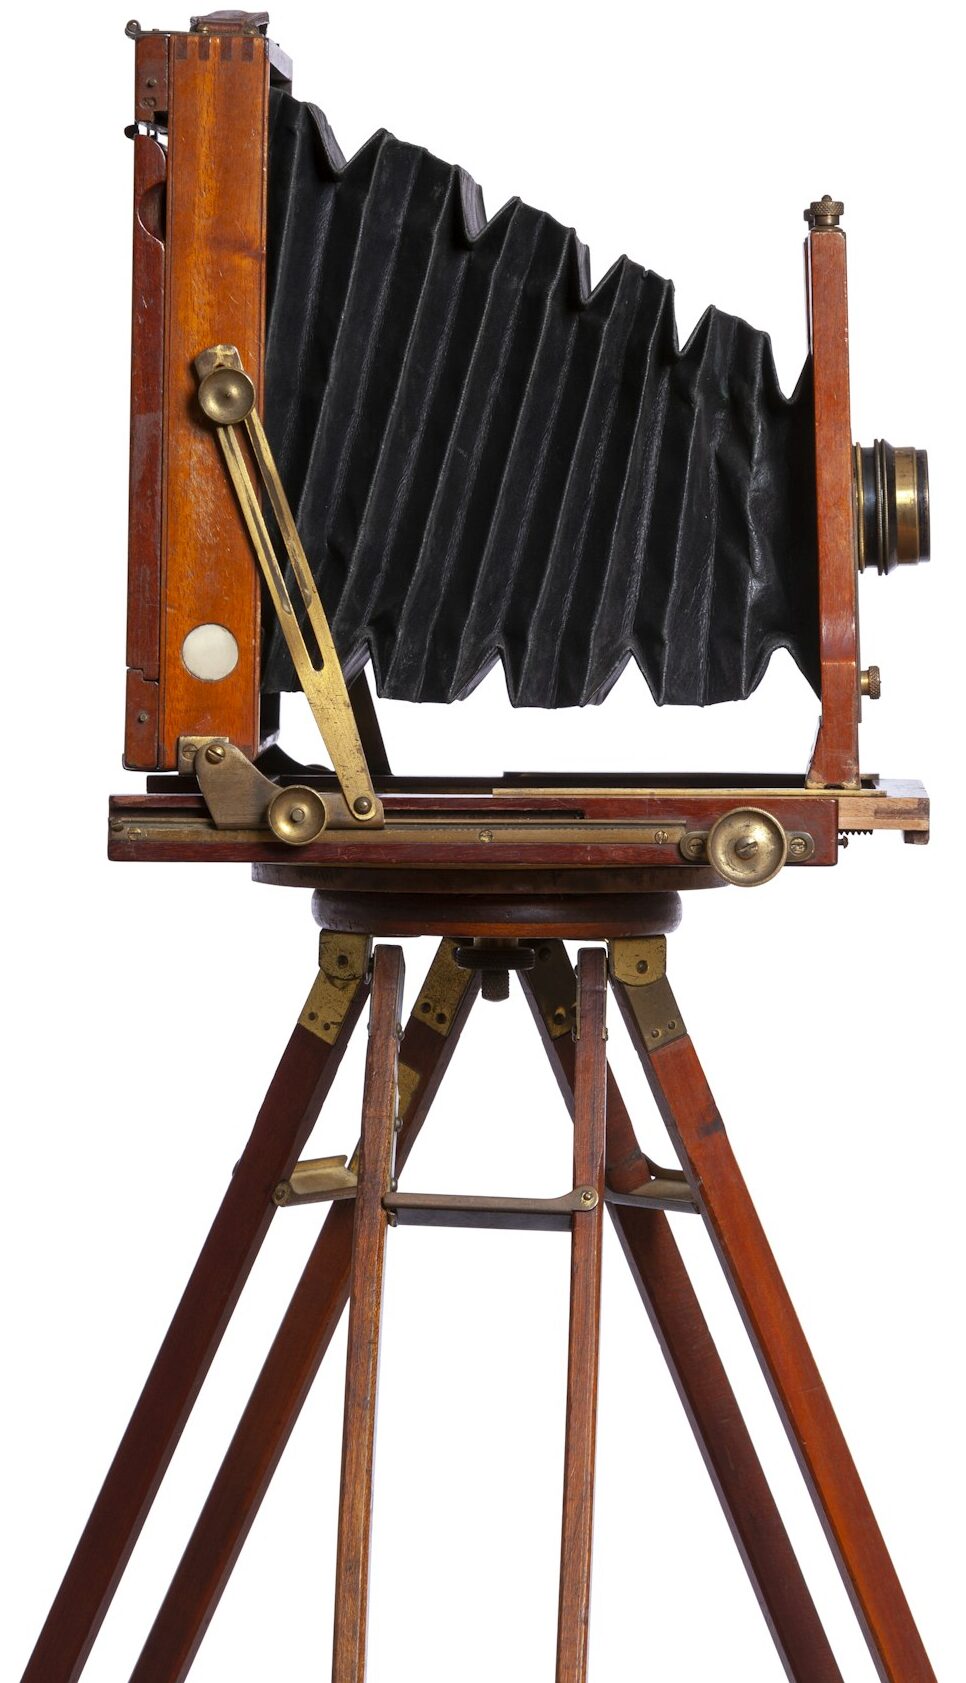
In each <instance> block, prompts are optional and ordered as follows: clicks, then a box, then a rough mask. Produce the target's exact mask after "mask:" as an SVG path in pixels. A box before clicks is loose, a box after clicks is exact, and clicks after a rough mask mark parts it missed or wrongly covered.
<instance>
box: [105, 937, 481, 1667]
mask: <svg viewBox="0 0 966 1683" xmlns="http://www.w3.org/2000/svg"><path fill="white" fill-rule="evenodd" d="M454 948H455V942H453V941H443V942H441V944H440V946H439V948H438V950H437V953H436V956H435V958H434V960H433V963H432V965H431V966H430V969H429V972H428V975H427V977H426V980H425V982H424V984H423V987H422V990H421V992H420V994H419V996H418V998H417V1000H416V1004H415V1007H414V1009H413V1012H412V1015H411V1016H410V1019H409V1022H408V1024H407V1026H406V1032H405V1034H404V1035H403V1039H402V1045H401V1047H400V1053H399V1116H400V1121H401V1122H402V1130H401V1132H400V1134H399V1137H398V1144H397V1147H396V1167H397V1169H398V1168H401V1167H402V1164H403V1162H404V1160H405V1158H406V1156H407V1155H408V1153H409V1152H410V1151H411V1149H412V1146H413V1144H414V1143H415V1140H416V1137H417V1135H418V1134H419V1131H420V1129H421V1127H422V1125H423V1122H424V1121H425V1119H426V1116H427V1114H428V1112H429V1108H430V1106H431V1104H432V1102H433V1099H434V1098H435V1095H436V1091H437V1089H438V1087H439V1083H440V1081H441V1080H442V1077H443V1074H444V1072H445V1070H446V1067H447V1065H448V1063H449V1061H450V1058H451V1057H452V1054H453V1051H454V1049H455V1047H456V1044H457V1041H458V1040H459V1037H460V1034H461V1032H462V1029H463V1025H464V1024H465V1022H466V1019H467V1017H468V1015H469V1011H470V1007H471V1005H472V1003H473V1001H474V999H475V998H476V996H477V993H478V992H479V986H480V979H479V975H478V974H474V973H472V972H470V971H468V970H461V969H460V968H459V967H458V966H457V964H456V962H455V960H454V957H453V952H454ZM426 1006H430V1007H431V1008H430V1009H425V1007H426ZM444 1007H445V1009H444ZM353 1215H354V1205H353V1203H352V1202H349V1201H347V1202H345V1203H338V1204H335V1205H333V1207H332V1209H331V1210H330V1211H329V1214H328V1216H327V1218H326V1221H325V1224H324V1226H323V1228H322V1230H321V1232H320V1234H319V1237H318V1239H317V1240H316V1242H315V1245H314V1246H313V1249H312V1252H311V1254H310V1256H309V1259H308V1262H307V1263H306V1265H305V1269H304V1271H303V1273H302V1277H301V1279H300V1280H299V1283H298V1285H297V1287H296V1289H295V1293H294V1296H293V1297H292V1301H291V1304H290V1305H289V1308H288V1310H287V1311H286V1314H285V1316H284V1318H283V1320H282V1323H281V1326H280V1327H279V1330H278V1334H277V1336H276V1338H275V1340H274V1343H273V1344H272V1347H271V1350H270V1351H269V1353H268V1356H267V1357H266V1359H265V1364H264V1366H263V1368H262V1371H261V1373H260V1375H259V1377H258V1380H257V1382H256V1385H255V1389H254V1391H253V1392H252V1396H251V1400H250V1401H249V1403H248V1405H247V1407H246V1408H245V1411H244V1413H243V1415H242V1418H241V1420H240V1422H239V1424H238V1428H237V1430H236V1432H235V1435H234V1437H233V1439H232V1441H231V1445H230V1447H229V1449H228V1451H227V1453H226V1455H225V1459H224V1461H223V1462H222V1465H221V1468H220V1469H219V1472H218V1474H217V1476H216V1478H215V1482H214V1484H213V1486H212V1489H211V1494H210V1495H209V1497H208V1499H207V1501H206V1502H205V1505H204V1507H203V1509H202V1511H201V1514H200V1515H199V1518H198V1522H197V1524H196V1526H195V1528H194V1531H193V1533H192V1535H191V1539H190V1541H189V1543H188V1546H187V1548H186V1549H185V1552H184V1554H183V1556H182V1558H181V1561H180V1564H179V1566H178V1568H177V1571H176V1572H175V1575H174V1578H173V1579H172V1581H171V1586H170V1588H169V1590H168V1593H167V1595H166V1596H165V1598H164V1601H163V1603H162V1605H161V1608H160V1610H159V1612H158V1615H157V1618H156V1619H155V1621H154V1624H153V1626H152V1627H151V1632H150V1634H149V1636H148V1638H147V1641H146V1643H145V1645H144V1648H143V1650H142V1652H141V1657H140V1659H139V1660H138V1663H137V1665H136V1667H135V1669H134V1671H133V1673H132V1676H131V1683H183V1679H184V1678H185V1677H186V1676H187V1675H188V1672H189V1670H190V1668H191V1665H192V1662H193V1660H194V1658H195V1655H196V1654H197V1652H198V1649H199V1647H200V1646H201V1642H202V1640H203V1638H204V1635H205V1632H206V1631H207V1629H208V1626H209V1624H210V1623H211V1619H212V1617H213V1615H214V1612H215V1609H216V1608H217V1606H218V1603H219V1601H220V1600H221V1596H222V1593H223V1591H224V1589H225V1586H226V1584H227V1583H228V1580H229V1578H230V1576H231V1573H232V1570H233V1568H234V1565H235V1562H236V1561H237V1559H238V1556H239V1554H240V1553H241V1550H242V1547H243V1545H244V1542H245V1539H246V1537H247V1536H248V1533H249V1531H250V1529H251V1527H252V1524H253V1522H254V1519H255V1516H256V1514H257V1513H258V1510H259V1507H260V1506H261V1503H262V1499H263V1497H264V1496H265V1493H266V1491H267V1490H268V1487H269V1485H270V1483H271V1480H272V1476H273V1474H274V1472H275V1469H276V1467H277V1466H278V1463H279V1460H280V1459H281V1456H282V1452H283V1450H284V1449H285V1445H286V1444H287V1442H288V1440H289V1437H290V1435H291V1433H292V1431H293V1429H294V1426H295V1423H296V1421H297V1419H298V1417H299V1414H300V1412H301V1409H302V1405H303V1403H304V1402H305V1399H306V1397H307V1396H308V1394H309V1391H310V1389H311V1387H312V1382H313V1380H314V1379H315V1376H316V1374H317V1373H318V1371H319V1367H320V1366H321V1363H322V1359H323V1357H324V1355H325V1353H326V1350H327V1349H328V1347H329V1344H330V1342H331V1339H332V1335H333V1333H334V1332H335V1329H336V1327H337V1326H338V1324H339V1320H340V1319H341V1316H342V1311H343V1309H344V1308H345V1305H346V1301H347V1299H348V1295H349V1269H350V1263H351V1257H352V1224H353Z"/></svg>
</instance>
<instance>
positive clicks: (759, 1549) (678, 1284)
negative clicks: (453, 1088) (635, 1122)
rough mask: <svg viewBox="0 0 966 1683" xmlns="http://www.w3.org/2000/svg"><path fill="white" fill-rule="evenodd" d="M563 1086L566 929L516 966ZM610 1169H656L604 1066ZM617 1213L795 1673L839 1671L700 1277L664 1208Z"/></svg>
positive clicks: (721, 1494) (627, 1174) (568, 970)
mask: <svg viewBox="0 0 966 1683" xmlns="http://www.w3.org/2000/svg"><path fill="white" fill-rule="evenodd" d="M521 981H522V982H523V987H524V991H525V993H526V995H527V998H528V1000H529V1002H530V1005H531V1008H532V1010H533V1014H534V1017H535V1019H536V1022H537V1026H538V1028H539V1030H540V1033H541V1038H542V1040H543V1043H544V1046H545V1048H546V1051H547V1055H548V1057H549V1058H550V1061H551V1064H552V1066H553V1069H554V1073H555V1074H556V1076H557V1080H558V1083H559V1086H560V1090H561V1093H562V1094H563V1097H564V1099H565V1101H566V1103H567V1105H568V1108H570V1109H572V1108H573V1094H574V1064H575V1056H574V1054H575V1049H576V1048H575V1042H574V1040H573V1038H572V1036H571V1033H570V1024H571V1023H572V1022H573V1020H574V1001H575V997H576V995H575V987H576V983H575V977H574V971H573V966H572V965H571V963H570V960H569V958H568V957H567V952H566V948H565V947H564V944H563V942H562V941H547V942H544V943H541V946H540V949H539V959H538V963H537V966H536V968H535V969H534V970H532V971H530V972H525V973H523V974H522V976H521ZM607 1178H608V1181H609V1183H610V1184H611V1185H613V1186H614V1187H615V1188H616V1189H617V1190H618V1191H622V1192H627V1191H631V1190H633V1189H634V1188H635V1187H637V1186H640V1185H641V1184H642V1183H643V1182H644V1181H646V1180H648V1179H649V1178H650V1168H649V1164H648V1160H647V1158H646V1157H645V1155H644V1153H643V1152H642V1151H641V1149H640V1146H639V1145H638V1143H637V1140H636V1138H635V1135H634V1129H633V1126H632V1123H631V1119H630V1117H629V1115H628V1113H627V1108H626V1106H625V1104H624V1101H623V1098H622V1097H621V1093H620V1089H619V1087H618V1085H617V1082H616V1081H615V1079H614V1076H613V1075H612V1073H611V1072H610V1070H608V1073H607ZM610 1215H611V1219H612V1221H613V1223H614V1226H615V1228H616V1230H617V1233H618V1237H619V1238H620V1241H621V1245H622V1247H623V1250H624V1254H625V1256H626V1257H627V1260H628V1263H629V1265H630V1269H631V1273H632V1274H633V1276H634V1280H635V1282H636V1284H637V1288H638V1290H639V1292H640V1294H641V1297H642V1299H643V1302H644V1307H645V1309H646V1310H647V1314H648V1317H649V1319H650V1322H651V1325H652V1326H653V1328H654V1331H655V1333H656V1334H657V1338H658V1341H659V1343H660V1346H661V1349H662V1350H663V1352H664V1357H665V1360H666V1361H667V1364H668V1367H669V1369H670V1372H671V1377H672V1379H673V1380H674V1384H675V1387H676V1389H677V1392H678V1395H679V1397H680V1398H681V1402H682V1404H683V1406H684V1410H685V1413H686V1414H687V1417H688V1420H689V1421H690V1424H691V1429H692V1431H693V1432H694V1435H695V1438H696V1439H697V1443H698V1448H699V1449H700V1451H701V1454H702V1457H703V1459H704V1463H705V1466H706V1467H707V1469H708V1472H709V1474H710V1476H711V1480H712V1483H713V1484H714V1488H715V1490H716V1491H717V1494H718V1499H719V1501H720V1502H721V1505H722V1508H723V1509H724V1513H725V1518H726V1519H727V1521H728V1524H729V1526H730V1528H731V1533H732V1536H733V1537H734V1539H735V1543H736V1545H737V1547H738V1550H739V1552H740V1554H741V1558H742V1560H743V1561H744V1564H745V1568H746V1570H747V1572H748V1576H749V1578H750V1579H751V1584H752V1588H753V1589H754V1591H755V1595H756V1596H757V1598H758V1603H759V1605H760V1607H761V1610H762V1613H763V1614H764V1617H765V1620H766V1622H767V1624H768V1628H769V1630H770V1631H771V1634H772V1637H773V1639H774V1642H775V1646H776V1648H777V1649H778V1653H779V1656H780V1658H781V1661H782V1664H783V1665H784V1668H785V1672H786V1674H787V1676H788V1677H789V1678H790V1679H791V1680H792V1683H842V1674H841V1672H840V1670H839V1668H838V1665H837V1664H836V1661H835V1657H834V1655H833V1653H832V1650H831V1647H830V1646H829V1641H828V1638H827V1636H826V1635H825V1632H824V1630H823V1629H822V1626H821V1623H820V1621H819V1617H818V1613H817V1612H816V1610H815V1605H814V1603H813V1601H812V1598H811V1595H810V1594H809V1591H808V1586H807V1585H806V1583H805V1579H804V1577H803V1575H802V1571H801V1568H800V1566H799V1564H798V1561H797V1560H796V1558H795V1555H794V1553H793V1551H792V1546H791V1543H790V1541H789V1538H788V1533H787V1532H786V1530H785V1526H784V1524H783V1522H782V1518H781V1515H780V1514H779V1512H778V1508H777V1505H776V1503H775V1499H774V1496H773V1495H772V1493H771V1490H770V1489H769V1486H768V1484H767V1482H766V1479H765V1474H764V1471H763V1469H762V1466H761V1462H760V1461H759V1459H758V1456H757V1454H756V1451H755V1447H754V1445H753V1443H752V1441H751V1437H750V1435H749V1432H748V1428H747V1427H746V1425H745V1422H744V1420H743V1418H742V1415H741V1412H740V1410H739V1407H738V1402H737V1399H736V1397H735V1394H734V1392H733V1390H732V1388H731V1384H730V1381H729V1379H728V1376H727V1374H726V1373H725V1370H724V1366H723V1364H722V1362H721V1358H720V1356H719V1355H718V1352H717V1349H716V1348H715V1345H714V1342H713V1340H712V1338H711V1334H710V1332H709V1330H708V1326H707V1322H706V1321H705V1318H704V1315H703V1313H702V1311H701V1306H700V1304H699V1303H698V1300H697V1297H696V1295H695V1292H694V1288H693V1286H692V1284H691V1281H690V1279H689V1278H688V1274H687V1271H686V1269H685V1266H684V1263H683V1261H682V1260H681V1255H680V1252H679V1251H678V1248H677V1245H676V1244H675V1241H674V1235H673V1233H672V1231H671V1223H670V1221H669V1220H668V1218H667V1216H665V1215H662V1214H661V1213H660V1211H658V1210H635V1209H633V1208H630V1207H628V1206H626V1205H620V1204H612V1205H611V1206H610Z"/></svg>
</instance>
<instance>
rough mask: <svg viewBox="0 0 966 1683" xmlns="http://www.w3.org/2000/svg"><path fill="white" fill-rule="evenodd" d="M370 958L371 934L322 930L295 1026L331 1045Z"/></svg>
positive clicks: (366, 976) (363, 979) (365, 973)
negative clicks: (308, 989)
mask: <svg viewBox="0 0 966 1683" xmlns="http://www.w3.org/2000/svg"><path fill="white" fill-rule="evenodd" d="M371 958H372V937H371V936H369V935H341V934H333V933H332V932H330V931H329V930H324V931H323V933H322V936H321V939H320V941H319V973H318V976H317V977H316V979H315V981H314V983H313V985H312V991H311V992H310V994H309V997H308V999H307V1000H306V1001H305V1005H304V1007H303V1009H302V1015H301V1016H300V1017H299V1026H300V1027H301V1028H305V1029H308V1031H309V1033H310V1034H314V1035H316V1036H317V1037H318V1039H319V1040H324V1041H325V1042H326V1043H327V1044H328V1045H329V1046H331V1045H333V1044H334V1043H335V1041H336V1040H337V1039H338V1035H339V1030H340V1029H341V1027H342V1023H343V1019H344V1018H345V1016H346V1015H347V1013H348V1010H349V1007H350V1005H351V1004H352V1001H353V999H354V998H355V995H356V993H357V991H358V989H359V988H360V987H361V986H362V985H363V984H364V983H365V982H366V981H367V980H368V976H369V966H370V962H371Z"/></svg>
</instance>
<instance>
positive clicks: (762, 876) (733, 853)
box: [708, 806, 788, 888]
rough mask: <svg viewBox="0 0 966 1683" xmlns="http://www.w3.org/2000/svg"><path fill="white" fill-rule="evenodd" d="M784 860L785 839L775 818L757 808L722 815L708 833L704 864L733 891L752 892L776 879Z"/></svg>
mask: <svg viewBox="0 0 966 1683" xmlns="http://www.w3.org/2000/svg"><path fill="white" fill-rule="evenodd" d="M787 857H788V837H787V836H786V834H785V831H784V830H783V828H782V826H781V825H780V824H779V822H778V820H777V818H773V817H772V815H771V813H770V812H762V811H760V810H759V808H758V807H753V806H742V807H736V808H735V809H734V811H733V812H726V813H725V814H724V815H723V817H721V818H719V819H718V821H717V823H715V824H713V825H712V827H711V829H710V830H709V832H708V861H709V863H710V864H711V865H713V866H714V868H715V870H716V871H717V873H718V875H719V877H723V878H724V880H725V882H730V883H733V884H734V886H735V887H736V888H756V887H757V886H758V884H759V883H762V882H770V881H771V879H772V877H775V876H777V875H778V873H779V871H780V870H781V868H782V866H783V865H784V863H785V860H786V859H787Z"/></svg>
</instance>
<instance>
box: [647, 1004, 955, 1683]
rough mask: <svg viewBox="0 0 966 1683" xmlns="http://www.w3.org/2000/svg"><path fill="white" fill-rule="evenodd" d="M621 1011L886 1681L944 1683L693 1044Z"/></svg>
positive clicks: (687, 1037)
mask: <svg viewBox="0 0 966 1683" xmlns="http://www.w3.org/2000/svg"><path fill="white" fill-rule="evenodd" d="M632 991H633V990H631V989H628V988H626V987H624V986H623V985H622V984H618V985H617V988H616V992H617V996H618V999H619V1001H620V1005H621V1010H622V1012H623V1015H624V1018H625V1020H626V1022H627V1026H628V1029H629V1031H630V1034H631V1038H632V1040H633V1041H634V1044H635V1046H636V1048H637V1050H638V1053H639V1054H640V1058H641V1063H642V1065H643V1067H644V1070H645V1073H646V1075H647V1078H648V1081H649V1083H650V1086H651V1090H652V1092H653V1093H654V1097H655V1099H656V1100H657V1104H658V1107H659V1109H660V1111H661V1114H662V1116H663V1118H664V1121H665V1123H666V1124H667V1128H668V1132H669V1133H670V1136H671V1139H672V1141H673V1143H674V1146H675V1149H676V1151H677V1152H678V1155H679V1157H680V1159H681V1165H682V1167H683V1168H684V1169H685V1171H686V1172H687V1175H688V1179H689V1180H690V1182H691V1187H692V1190H693V1192H694V1196H695V1199H696V1200H697V1201H698V1203H699V1205H700V1207H701V1210H702V1213H703V1215H704V1218H705V1221H706V1224H707V1227H708V1231H709V1233H710V1235H711V1238H712V1240H713V1242H714V1245H715V1249H716V1250H717V1253H718V1257H719V1259H720V1261H721V1266H722V1268H723V1269H724V1273H725V1277H726V1278H727V1280H728V1284H729V1285H730V1287H731V1289H732V1292H733V1293H734V1296H735V1300H736V1302H737V1304H738V1307H739V1309H740V1311H741V1314H742V1316H743V1319H744V1322H745V1326H746V1327H747V1330H748V1334H749V1337H750V1339H751V1342H752V1345H753V1346H754V1349H755V1353H756V1355H757V1356H758V1359H759V1361H760V1363H761V1366H762V1369H763V1371H764V1374H765V1377H766V1379H767V1380H768V1383H769V1385H770V1387H771V1391H772V1395H773V1396H774V1399H775V1402H776V1405H777V1407H778V1411H779V1413H780V1415H781V1417H782V1421H783V1423H784V1425H785V1429H786V1431H787V1432H788V1436H789V1439H790V1441H791V1444H792V1448H793V1449H794V1451H795V1453H796V1455H797V1457H798V1461H799V1465H800V1466H801V1469H802V1472H803V1475H804V1477H805V1481H806V1483H807V1485H808V1488H809V1491H810V1492H811V1495H812V1498H813V1500H814V1502H815V1506H816V1508H817V1510H818V1514H819V1518H820V1519H821V1520H822V1523H823V1525H824V1527H825V1533H826V1536H827V1537H828V1540H829V1544H830V1546H831V1549H832V1552H833V1554H834V1556H835V1559H836V1561H837V1563H838V1566H839V1569H840V1571H841V1573H842V1577H843V1579H844V1581H845V1586H846V1589H847V1590H848V1592H849V1595H850V1597H851V1600H852V1605H853V1607H854V1608H855V1612H856V1615H857V1617H858V1620H859V1623H860V1625H861V1626H862V1629H863V1632H864V1634H865V1637H866V1640H867V1642H868V1644H869V1649H870V1651H871V1654H872V1657H873V1660H874V1662H875V1665H876V1668H877V1671H878V1674H879V1676H880V1677H881V1678H882V1679H883V1683H935V1674H934V1672H933V1670H932V1667H931V1665H930V1663H929V1660H928V1658H927V1656H926V1652H925V1649H924V1647H923V1645H922V1640H921V1638H920V1636H919V1632H918V1631H917V1629H916V1626H915V1624H914V1622H913V1618H912V1614H911V1612H910V1610H909V1606H908V1603H907V1602H906V1598H905V1596H904V1594H903V1591H902V1586H901V1584H900V1583H899V1579H898V1577H897V1575H896V1571H895V1568H894V1566H893V1564H892V1561H891V1559H890V1557H889V1553H888V1550H887V1549H886V1546H885V1542H884V1541H883V1538H882V1534H881V1532H880V1530H879V1527H878V1524H877V1523H876V1519H875V1515H874V1514H873V1512H872V1509H871V1506H870V1504H869V1499H868V1497H867V1496H866V1493H865V1490H864V1489H863V1487H862V1482H861V1480H860V1478H859V1475H858V1472H857V1471H856V1468H855V1463H854V1461H853V1460H852V1456H851V1454H850V1453H849V1448H848V1445H847V1444H846V1442H845V1438H844V1436H843V1434H842V1429H841V1427H840V1425H839V1423H838V1420H837V1419H836V1417H835V1413H834V1411H833V1409H832V1405H831V1403H830V1401H829V1397H828V1393H827V1391H826V1389H825V1386H824V1384H823V1383H822V1378H821V1375H820V1373H819V1371H818V1368H817V1367H816V1365H815V1360H814V1357H813V1356H812V1353H811V1351H810V1349H809V1347H808V1344H807V1342H806V1339H805V1335H804V1333H803V1331H802V1328H801V1326H800V1324H799V1321H798V1317H797V1316H796V1314H795V1310H794V1308H793V1306H792V1302H791V1299H790V1297H789V1295H788V1290H787V1287H786V1286H785V1283H784V1281H783V1279H782V1277H781V1275H780V1273H779V1271H778V1267H777V1264H776V1262H775V1258H774V1256H773V1255H772V1252H771V1248H770V1246H769V1244H768V1240H767V1239H766V1237H765V1234H764V1231H763V1229H762V1226H761V1222H760V1221H759V1219H758V1215H757V1212H756V1210H755V1207H754V1205H753V1203H752V1201H751V1198H750V1197H749V1194H748V1189H747V1187H746V1185H745V1183H744V1180H743V1178H742V1175H741V1171H740V1169H739V1168H738V1165H737V1163H736V1161H735V1158H734V1153H733V1152H732V1149H731V1144H730V1141H729V1139H728V1135H727V1133H726V1132H725V1127H724V1123H723V1122H722V1120H721V1117H720V1115H719V1114H718V1110H717V1107H716V1106H715V1102H714V1099H713V1097H712V1095H711V1091H710V1089H709V1087H708V1084H707V1081H706V1080H705V1076H704V1072H703V1070H702V1069H701V1065H700V1063H699V1062H698V1057H697V1053H696V1052H695V1049H694V1046H693V1044H692V1042H691V1039H690V1037H689V1036H687V1035H685V1036H684V1037H683V1038H681V1039H679V1040H675V1041H672V1042H669V1043H667V1044H666V1045H664V1046H663V1047H659V1048H658V1049H657V1050H656V1051H653V1052H651V1051H649V1050H648V1047H647V1044H646V1041H645V1039H644V1037H643V1035H642V1034H641V1032H640V1029H639V1027H638V1024H637V1021H636V1019H635V1016H634V1012H633V1007H632V1004H631V1002H630V1000H629V997H628V996H629V994H630V993H631V992H632Z"/></svg>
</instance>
